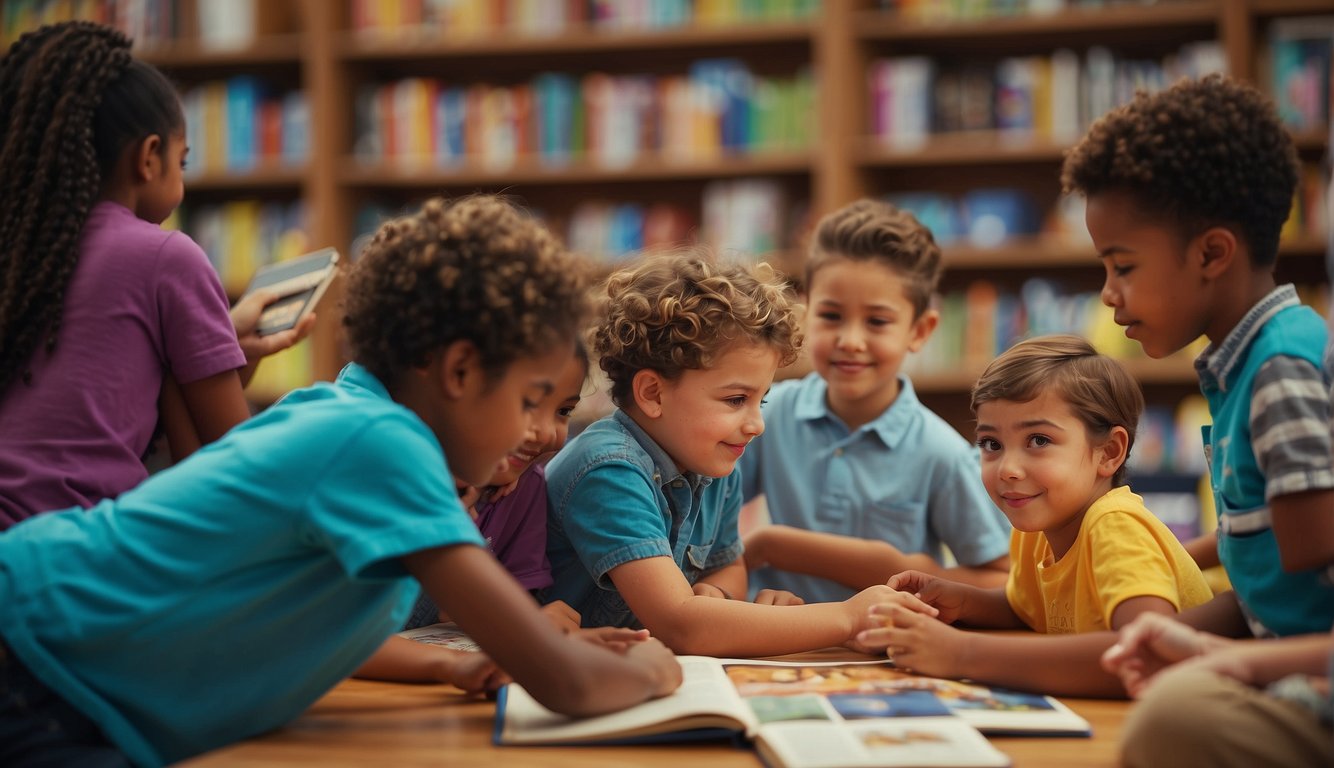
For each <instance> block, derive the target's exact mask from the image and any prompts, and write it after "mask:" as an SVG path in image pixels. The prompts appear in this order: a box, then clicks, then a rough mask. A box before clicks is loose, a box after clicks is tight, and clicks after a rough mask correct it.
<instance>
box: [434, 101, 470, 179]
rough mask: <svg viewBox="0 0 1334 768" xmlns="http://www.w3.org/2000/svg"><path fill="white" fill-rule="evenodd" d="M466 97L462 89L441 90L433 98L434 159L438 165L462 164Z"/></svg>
mask: <svg viewBox="0 0 1334 768" xmlns="http://www.w3.org/2000/svg"><path fill="white" fill-rule="evenodd" d="M466 102H467V97H466V95H465V93H464V90H463V88H461V87H459V86H449V87H445V88H441V89H440V92H439V94H438V95H437V96H436V97H435V130H436V136H435V157H436V162H437V163H439V164H440V165H458V164H459V163H462V162H463V154H464V150H465V147H464V145H463V125H464V121H465V120H466V119H467V107H466V106H465V105H466Z"/></svg>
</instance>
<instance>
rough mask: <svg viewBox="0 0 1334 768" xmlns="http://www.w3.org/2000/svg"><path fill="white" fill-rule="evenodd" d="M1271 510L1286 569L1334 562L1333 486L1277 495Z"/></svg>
mask: <svg viewBox="0 0 1334 768" xmlns="http://www.w3.org/2000/svg"><path fill="white" fill-rule="evenodd" d="M1269 511H1270V513H1271V514H1272V515H1273V518H1274V539H1275V541H1277V542H1278V553H1279V559H1280V560H1282V561H1283V570H1284V571H1286V572H1288V573H1295V572H1298V571H1309V570H1313V569H1316V568H1327V567H1329V566H1330V565H1334V490H1321V491H1306V492H1303V493H1288V494H1284V495H1282V496H1275V497H1274V498H1273V499H1271V500H1270V502H1269Z"/></svg>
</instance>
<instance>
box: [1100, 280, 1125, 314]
mask: <svg viewBox="0 0 1334 768" xmlns="http://www.w3.org/2000/svg"><path fill="white" fill-rule="evenodd" d="M1099 297H1100V298H1101V299H1102V303H1103V304H1106V305H1107V306H1109V307H1115V306H1116V305H1117V304H1118V303H1119V302H1120V300H1121V294H1119V293H1117V291H1116V290H1115V289H1114V288H1112V281H1111V280H1104V281H1103V284H1102V293H1101V294H1100V295H1099Z"/></svg>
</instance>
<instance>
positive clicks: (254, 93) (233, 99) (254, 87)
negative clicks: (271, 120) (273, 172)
mask: <svg viewBox="0 0 1334 768" xmlns="http://www.w3.org/2000/svg"><path fill="white" fill-rule="evenodd" d="M259 99H260V84H259V81H258V80H256V79H255V78H253V77H250V76H249V75H238V76H236V77H233V78H230V79H228V80H227V170H229V171H233V172H235V171H248V170H251V169H253V168H254V167H255V166H256V165H257V164H258V160H259V151H258V150H259V147H258V144H259V142H258V141H257V140H256V137H257V135H258V133H259Z"/></svg>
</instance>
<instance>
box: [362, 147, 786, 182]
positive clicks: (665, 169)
mask: <svg viewBox="0 0 1334 768" xmlns="http://www.w3.org/2000/svg"><path fill="white" fill-rule="evenodd" d="M811 164H812V158H811V154H810V153H809V152H766V153H756V154H747V155H731V156H729V155H722V156H719V157H717V158H692V159H688V160H667V159H660V158H645V159H641V160H636V161H635V162H633V163H631V164H629V165H626V166H622V167H615V166H600V165H593V164H589V163H584V162H577V163H571V164H570V165H567V166H559V165H551V164H548V163H543V162H541V161H539V160H536V159H522V160H520V161H518V162H516V163H515V164H514V165H511V166H506V167H502V168H494V169H493V168H485V167H481V166H476V165H464V166H460V167H458V168H448V167H441V166H436V165H433V164H432V163H431V161H430V160H426V161H423V162H420V163H409V162H406V161H405V162H402V163H392V162H389V163H371V164H368V163H365V162H363V161H359V160H356V159H355V158H352V159H348V160H345V161H344V163H343V166H342V169H341V171H340V174H339V178H340V180H341V181H342V183H344V184H348V185H351V186H356V187H362V188H374V187H439V186H460V185H462V186H472V185H480V186H488V187H492V186H495V187H503V186H508V185H512V184H583V183H622V182H645V181H654V180H668V179H714V178H735V177H741V176H775V175H806V174H809V173H810V172H811Z"/></svg>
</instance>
